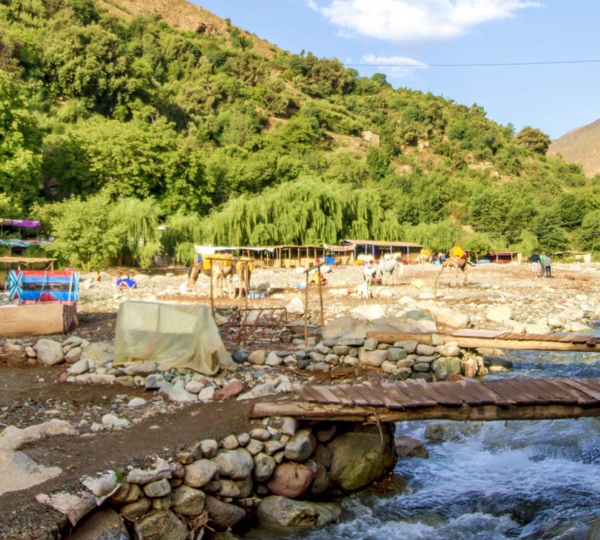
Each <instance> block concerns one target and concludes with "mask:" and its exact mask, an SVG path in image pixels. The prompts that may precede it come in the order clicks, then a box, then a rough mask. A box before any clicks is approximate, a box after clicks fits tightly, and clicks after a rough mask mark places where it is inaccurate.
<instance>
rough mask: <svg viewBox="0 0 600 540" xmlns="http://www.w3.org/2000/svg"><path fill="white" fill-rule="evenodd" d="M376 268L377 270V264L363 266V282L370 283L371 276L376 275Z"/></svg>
mask: <svg viewBox="0 0 600 540" xmlns="http://www.w3.org/2000/svg"><path fill="white" fill-rule="evenodd" d="M378 270H379V266H377V265H374V264H372V265H370V266H365V267H364V268H363V277H364V278H365V282H369V283H371V281H372V280H373V278H375V277H377V272H378Z"/></svg>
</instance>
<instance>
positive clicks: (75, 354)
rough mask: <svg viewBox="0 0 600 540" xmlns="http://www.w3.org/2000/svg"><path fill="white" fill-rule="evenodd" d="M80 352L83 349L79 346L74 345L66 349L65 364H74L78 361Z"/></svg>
mask: <svg viewBox="0 0 600 540" xmlns="http://www.w3.org/2000/svg"><path fill="white" fill-rule="evenodd" d="M82 352H83V351H82V349H81V347H75V348H73V349H71V350H70V351H68V352H67V354H65V360H66V361H67V364H75V363H76V362H78V361H79V359H80V358H81V353H82Z"/></svg>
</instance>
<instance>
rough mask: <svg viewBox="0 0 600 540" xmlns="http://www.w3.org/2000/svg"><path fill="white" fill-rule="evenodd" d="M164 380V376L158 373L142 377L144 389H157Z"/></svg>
mask: <svg viewBox="0 0 600 540" xmlns="http://www.w3.org/2000/svg"><path fill="white" fill-rule="evenodd" d="M164 382H165V379H164V377H163V376H162V375H161V374H160V373H153V374H152V375H148V376H147V377H146V378H145V379H144V386H145V387H146V390H158V389H159V388H160V387H161V386H162V385H163V383H164Z"/></svg>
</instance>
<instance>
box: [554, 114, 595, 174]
mask: <svg viewBox="0 0 600 540" xmlns="http://www.w3.org/2000/svg"><path fill="white" fill-rule="evenodd" d="M558 154H562V156H563V158H564V159H565V161H566V162H567V163H576V164H578V165H581V167H582V168H583V171H584V172H585V174H586V175H587V176H589V177H590V178H591V177H593V176H596V175H597V174H600V120H596V121H595V122H592V123H591V124H588V125H587V126H582V127H578V128H575V129H574V130H572V131H569V132H568V133H566V134H565V135H563V136H562V137H560V138H559V139H556V140H555V141H552V144H551V145H550V148H549V150H548V155H549V156H557V155H558Z"/></svg>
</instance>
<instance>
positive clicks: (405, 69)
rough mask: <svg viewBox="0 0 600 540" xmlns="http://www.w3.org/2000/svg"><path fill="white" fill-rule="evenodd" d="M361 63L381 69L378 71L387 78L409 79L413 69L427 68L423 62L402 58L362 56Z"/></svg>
mask: <svg viewBox="0 0 600 540" xmlns="http://www.w3.org/2000/svg"><path fill="white" fill-rule="evenodd" d="M362 61H363V62H364V63H365V64H371V65H372V66H374V67H375V66H377V67H379V68H383V69H380V70H379V71H383V72H385V73H386V74H387V75H388V76H390V77H394V78H404V77H410V76H412V74H413V70H414V69H424V68H426V67H427V64H424V63H423V62H419V61H418V60H414V59H412V58H406V57H404V56H390V57H387V58H386V57H383V56H375V55H374V54H369V55H368V56H363V57H362Z"/></svg>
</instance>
